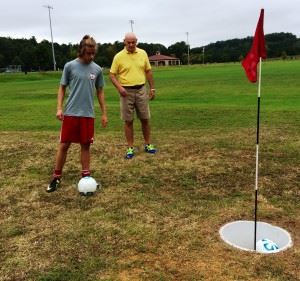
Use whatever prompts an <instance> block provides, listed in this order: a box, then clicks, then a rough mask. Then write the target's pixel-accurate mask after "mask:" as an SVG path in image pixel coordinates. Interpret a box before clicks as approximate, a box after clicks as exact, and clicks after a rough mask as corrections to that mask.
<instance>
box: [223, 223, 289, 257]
mask: <svg viewBox="0 0 300 281" xmlns="http://www.w3.org/2000/svg"><path fill="white" fill-rule="evenodd" d="M219 232H220V236H221V238H222V239H223V240H224V241H225V242H226V243H227V244H229V245H231V246H233V247H235V248H238V249H240V250H244V251H254V221H234V222H230V223H227V224H225V225H223V226H222V227H221V228H220V231H219ZM262 239H269V240H271V241H272V242H274V243H275V244H276V245H277V246H278V249H276V250H274V251H271V252H269V253H278V252H280V251H283V250H286V249H287V248H289V247H291V246H292V239H291V236H290V234H289V233H288V232H287V231H286V230H284V229H282V228H280V227H277V226H274V225H271V224H269V223H265V222H257V228H256V241H260V240H262ZM260 253H262V252H260ZM264 253H267V252H264Z"/></svg>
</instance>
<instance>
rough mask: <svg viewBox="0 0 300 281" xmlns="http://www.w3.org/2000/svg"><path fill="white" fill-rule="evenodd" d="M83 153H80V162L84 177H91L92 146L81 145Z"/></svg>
mask: <svg viewBox="0 0 300 281" xmlns="http://www.w3.org/2000/svg"><path fill="white" fill-rule="evenodd" d="M80 146H81V151H80V161H81V167H82V172H81V175H82V177H87V176H90V160H91V153H90V144H89V143H87V144H83V143H81V144H80Z"/></svg>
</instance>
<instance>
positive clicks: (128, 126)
mask: <svg viewBox="0 0 300 281" xmlns="http://www.w3.org/2000/svg"><path fill="white" fill-rule="evenodd" d="M124 131H125V137H126V141H127V145H128V147H133V141H134V140H133V121H125V124H124Z"/></svg>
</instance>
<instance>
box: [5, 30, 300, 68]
mask: <svg viewBox="0 0 300 281" xmlns="http://www.w3.org/2000/svg"><path fill="white" fill-rule="evenodd" d="M252 40H253V37H247V38H243V39H230V40H226V41H217V42H215V43H211V44H208V45H206V46H201V47H196V48H191V49H189V46H188V45H187V44H186V42H184V41H181V42H176V43H174V44H172V45H171V46H169V47H165V46H164V45H162V44H159V43H139V44H138V46H139V47H140V48H142V49H144V50H145V51H146V52H147V54H148V55H149V56H151V55H154V54H156V52H158V51H159V52H160V53H161V54H163V55H168V56H174V57H176V58H179V59H180V61H181V63H182V64H187V63H188V62H189V63H191V64H201V63H218V62H237V61H241V60H242V59H243V57H244V56H245V55H246V54H247V52H248V51H249V50H250V47H251V44H252ZM265 40H266V48H267V56H268V58H283V59H285V58H288V57H296V56H298V55H300V39H298V38H297V37H296V36H295V35H294V34H292V33H283V32H281V33H271V34H267V35H265ZM77 49H78V44H71V43H69V44H58V43H54V50H55V60H56V66H57V68H58V69H62V68H63V66H64V65H65V63H66V62H67V61H69V60H71V59H74V58H76V56H77ZM122 49H123V42H119V41H116V42H114V43H103V44H98V52H97V55H96V58H95V61H96V62H97V63H98V64H100V65H101V66H103V67H110V65H111V62H112V59H113V57H114V55H115V54H116V53H117V52H118V51H120V50H122ZM9 65H20V66H21V67H22V70H23V71H45V70H52V69H53V59H52V46H51V42H49V41H47V40H43V41H41V42H39V43H38V42H37V40H36V38H35V37H31V38H30V39H13V38H10V37H0V69H1V70H2V71H4V70H5V69H6V68H7V67H8V66H9Z"/></svg>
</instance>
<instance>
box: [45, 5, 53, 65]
mask: <svg viewBox="0 0 300 281" xmlns="http://www.w3.org/2000/svg"><path fill="white" fill-rule="evenodd" d="M43 7H45V8H47V9H48V12H49V22H50V32H51V44H52V58H53V70H54V71H56V61H55V54H54V45H53V35H52V24H51V13H50V9H52V10H53V7H51V6H50V5H44V6H43Z"/></svg>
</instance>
